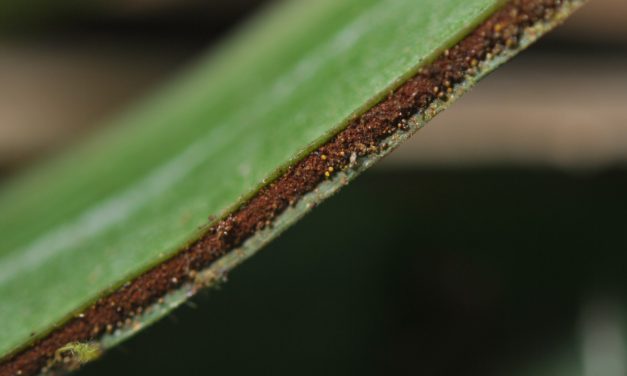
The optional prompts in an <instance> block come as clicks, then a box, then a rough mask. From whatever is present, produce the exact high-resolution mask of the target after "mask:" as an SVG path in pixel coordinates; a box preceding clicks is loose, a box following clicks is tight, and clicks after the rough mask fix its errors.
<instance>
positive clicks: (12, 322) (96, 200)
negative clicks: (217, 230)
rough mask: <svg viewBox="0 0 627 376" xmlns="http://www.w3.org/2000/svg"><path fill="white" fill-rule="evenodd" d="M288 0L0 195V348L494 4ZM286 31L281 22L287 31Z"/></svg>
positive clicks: (148, 259)
mask: <svg viewBox="0 0 627 376" xmlns="http://www.w3.org/2000/svg"><path fill="white" fill-rule="evenodd" d="M339 3H340V2H336V1H331V0H326V1H320V2H304V1H303V2H292V3H288V4H286V5H284V6H282V7H279V8H277V9H275V10H274V11H270V12H268V13H267V14H266V16H267V17H266V18H262V17H260V18H259V19H258V20H255V21H253V22H252V23H251V24H249V25H248V26H247V27H246V28H245V29H244V30H243V31H242V32H241V33H240V34H238V35H237V36H235V37H233V38H232V39H231V40H230V41H229V42H230V43H225V44H224V45H223V46H222V47H221V48H220V49H218V52H217V53H215V54H212V55H211V56H209V57H207V58H205V59H203V61H200V62H199V63H198V65H197V67H196V68H195V69H194V70H193V71H192V72H190V73H189V74H188V75H187V76H186V77H183V78H182V79H181V81H180V82H177V83H173V84H172V85H171V86H170V87H169V88H168V90H167V91H165V92H164V93H163V94H161V95H158V96H156V97H154V98H151V99H150V100H148V101H146V102H145V103H144V104H143V105H142V106H140V108H138V109H137V110H136V111H133V112H130V113H129V114H127V115H126V116H125V117H122V118H120V119H118V120H117V121H116V122H115V124H114V125H113V126H112V127H111V128H110V129H108V130H106V131H105V132H104V133H103V134H102V135H100V137H99V138H96V139H93V140H90V141H88V142H86V143H85V144H84V145H81V146H79V147H78V148H77V149H75V150H73V151H71V152H69V153H67V154H65V155H63V156H60V157H59V158H58V159H56V160H54V161H51V162H50V163H47V164H46V165H45V166H42V167H40V168H39V169H37V170H36V171H33V172H32V173H30V174H29V175H27V176H24V177H22V178H21V180H20V181H16V182H14V183H13V184H11V185H10V186H9V187H7V188H5V190H4V191H3V194H2V195H1V196H0V208H2V209H1V210H0V228H1V229H2V235H3V236H2V237H3V241H2V243H1V244H0V302H2V305H0V321H1V322H2V323H3V324H0V332H2V333H3V337H2V339H1V340H0V356H3V355H6V354H7V353H9V352H11V351H13V350H15V349H17V348H19V347H20V346H23V345H24V344H25V343H27V342H28V341H30V340H31V338H32V336H31V333H33V332H34V333H35V334H36V335H41V334H45V333H46V332H48V331H49V330H51V328H53V326H54V325H55V324H57V323H60V322H62V321H63V320H65V319H66V318H67V317H68V315H70V314H72V313H75V312H77V310H79V309H81V308H82V307H85V306H86V305H88V304H89V303H90V302H93V301H94V299H96V298H97V297H98V296H100V295H101V294H103V293H105V292H106V291H110V289H112V288H115V287H116V286H119V285H120V284H122V283H124V282H125V281H127V280H128V279H129V278H131V277H133V276H136V275H138V274H140V273H141V272H143V271H145V270H146V269H147V268H149V267H151V266H153V265H155V264H158V263H159V262H162V261H164V260H165V259H167V258H168V257H169V256H171V255H172V254H174V253H175V252H176V251H178V250H180V249H181V248H182V247H184V246H185V245H186V244H189V243H190V242H191V241H193V240H195V239H197V238H198V237H199V236H200V235H201V234H202V230H203V228H205V226H206V225H207V224H208V223H209V221H208V219H207V218H208V216H210V215H221V214H223V213H225V212H226V211H228V210H229V209H231V208H233V207H234V205H235V204H236V203H238V202H241V200H242V199H244V198H246V197H250V196H251V195H252V194H254V192H256V190H257V189H258V188H259V187H260V185H262V184H263V183H264V182H268V181H269V179H271V178H272V177H273V176H276V174H277V171H279V170H280V169H281V168H284V167H285V166H287V165H289V164H290V163H292V162H293V161H295V160H297V159H298V158H300V157H301V156H303V155H304V154H305V153H306V152H307V151H309V150H311V149H312V147H314V146H316V145H319V144H321V143H322V142H324V141H325V140H326V139H328V137H329V136H330V135H332V134H334V133H336V132H337V131H338V130H340V129H341V128H342V127H343V126H345V125H346V123H347V121H348V120H349V119H350V118H351V117H353V116H355V115H358V114H360V113H362V112H364V111H365V110H366V109H367V108H369V107H370V106H372V105H373V104H374V103H376V102H377V101H378V100H380V99H381V98H382V97H383V96H384V95H385V94H387V93H388V92H389V91H390V90H392V89H393V88H395V87H397V86H398V85H399V84H401V83H402V82H403V81H404V80H405V79H407V78H408V77H410V76H411V75H413V74H414V73H415V72H416V71H417V69H418V68H419V67H420V66H421V65H423V64H425V63H427V62H429V61H430V60H431V59H433V58H434V57H435V56H437V55H438V54H439V53H440V52H441V51H443V50H444V49H445V48H447V47H449V46H451V45H453V44H454V43H455V42H456V41H458V40H459V39H460V38H461V37H463V36H464V35H465V34H466V33H468V32H469V31H470V30H471V29H472V28H473V27H474V26H476V25H477V24H478V23H479V22H481V21H482V20H483V19H485V18H486V17H487V16H489V15H490V14H491V13H492V12H493V11H494V10H495V9H497V8H498V7H499V6H500V5H502V1H500V0H463V1H461V0H441V1H437V2H434V1H426V0H425V1H418V2H417V1H415V0H394V1H388V2H382V1H367V2H366V1H358V0H351V1H346V2H341V4H339ZM285 30H289V32H286V31H285Z"/></svg>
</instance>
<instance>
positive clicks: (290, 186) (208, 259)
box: [0, 0, 568, 376]
mask: <svg viewBox="0 0 627 376" xmlns="http://www.w3.org/2000/svg"><path fill="white" fill-rule="evenodd" d="M566 1H568V0H511V1H509V2H508V3H506V4H505V5H504V6H503V7H502V8H501V9H500V10H498V11H497V12H495V13H494V14H493V15H492V16H491V17H489V18H488V19H487V20H486V21H484V22H483V23H482V24H481V25H480V26H479V27H477V28H476V29H475V30H474V31H473V32H472V33H470V34H469V35H468V36H467V37H466V38H464V39H463V40H462V41H461V42H459V43H458V44H457V45H455V46H454V47H452V48H450V49H449V50H447V51H445V52H444V53H443V54H442V55H441V56H440V57H439V58H438V59H437V60H435V61H434V62H433V63H431V64H430V65H428V66H427V67H425V68H423V69H422V70H421V71H420V72H419V73H418V74H417V75H416V76H414V77H413V78H411V79H409V80H408V81H407V82H406V83H404V84H403V85H402V86H401V87H399V88H398V89H396V90H395V91H394V92H393V93H391V94H390V95H389V96H388V97H386V98H385V99H383V100H382V101H381V102H380V103H379V104H377V105H375V106H374V107H373V108H371V109H370V110H368V111H367V112H366V113H364V114H363V115H361V116H359V117H358V118H356V119H354V120H353V121H352V122H350V124H349V125H348V126H347V127H346V128H345V129H344V130H343V131H341V132H340V133H338V134H337V135H335V136H334V137H333V138H331V139H330V140H329V141H328V142H327V143H325V144H324V145H322V146H320V147H319V148H318V149H317V150H315V151H314V152H312V153H310V154H309V155H307V156H306V157H305V158H303V159H302V160H301V161H300V162H298V163H296V164H295V165H293V166H292V167H290V168H289V169H288V170H287V171H286V172H285V173H284V174H283V175H281V176H280V177H278V178H277V179H276V180H275V181H273V182H272V183H270V184H269V185H267V186H266V187H264V188H262V189H261V190H260V191H259V192H258V193H257V194H256V195H255V196H254V197H253V198H251V199H250V200H249V201H248V202H246V203H245V204H244V205H242V206H241V207H240V208H239V209H238V210H236V211H235V212H234V213H233V214H231V215H229V216H228V217H226V218H225V219H223V220H222V221H220V222H219V223H218V224H217V225H215V226H213V227H212V228H210V229H209V230H208V231H207V233H206V234H205V235H204V236H203V237H202V238H201V239H200V240H198V241H197V242H196V243H194V244H192V245H191V246H190V247H188V248H187V249H184V250H182V251H181V252H179V253H178V254H176V255H175V256H174V257H172V258H171V259H169V260H167V261H165V262H163V263H162V264H160V265H158V266H156V267H155V268H153V269H151V270H149V271H147V272H146V273H144V274H143V275H141V276H139V277H137V278H136V279H134V280H132V281H130V282H129V283H127V284H125V285H124V286H122V287H120V288H119V289H118V290H116V291H114V292H112V293H111V294H109V295H108V296H105V297H102V298H101V299H99V300H98V301H97V302H96V303H95V304H93V305H92V306H91V307H90V308H88V309H87V310H85V311H84V312H83V313H82V314H81V315H79V316H78V317H75V318H73V319H71V320H69V321H68V322H66V323H65V324H64V325H62V326H60V327H59V328H57V329H55V330H54V331H52V332H51V333H49V334H48V335H47V336H46V337H44V338H42V339H40V340H38V341H36V342H35V343H33V344H31V345H30V346H29V347H28V348H25V349H23V350H21V351H19V352H17V353H15V354H13V355H11V356H10V357H8V358H5V359H4V360H3V361H2V363H1V364H0V376H9V375H11V376H12V375H34V374H37V373H39V372H42V371H45V370H46V368H47V366H48V365H49V364H50V360H51V359H53V358H54V355H55V351H56V350H57V349H59V348H60V347H62V346H63V345H65V344H67V343H69V342H86V341H97V340H98V338H100V337H101V336H102V335H103V334H105V333H107V332H111V331H112V330H114V329H115V328H117V327H120V326H123V325H128V323H129V322H130V321H131V320H132V318H133V317H134V316H136V315H138V314H140V313H142V312H143V310H145V309H147V308H148V307H150V305H152V304H154V303H155V302H157V301H158V300H159V299H160V298H161V297H163V296H164V295H165V294H166V293H168V292H169V291H172V290H173V289H176V288H177V287H179V286H181V285H182V284H184V283H188V282H193V281H194V275H195V274H196V272H197V271H200V270H202V269H203V268H206V267H207V266H208V265H210V264H211V263H212V262H213V261H215V260H216V259H218V258H219V257H221V256H223V255H224V254H226V253H228V252H229V251H230V250H232V249H233V248H235V247H237V246H239V245H241V244H242V243H243V242H244V241H245V240H246V239H248V238H250V237H251V236H252V235H254V234H255V233H256V232H257V231H259V230H261V229H264V228H266V227H268V226H270V225H271V224H272V222H273V220H274V219H275V218H276V217H277V216H278V215H280V214H281V213H282V212H283V211H284V210H285V209H286V208H287V207H288V206H290V205H293V204H294V203H296V202H297V201H298V200H299V199H300V198H301V197H302V196H303V195H304V194H306V193H308V192H311V191H312V190H314V189H315V188H316V187H317V186H318V184H320V182H322V181H323V180H324V179H327V178H329V177H331V176H332V175H333V174H335V173H336V172H337V171H340V170H342V169H344V168H346V167H347V166H349V165H350V164H351V157H352V159H354V158H355V157H363V156H366V155H368V154H371V153H373V152H376V151H378V150H379V148H380V147H381V146H380V144H381V142H382V141H383V140H384V139H386V138H387V137H389V136H390V135H392V134H394V133H395V132H399V131H400V132H402V131H405V130H406V127H405V126H404V124H405V121H407V120H408V119H410V118H411V117H412V116H414V115H415V114H417V113H419V112H420V111H421V110H424V109H426V108H427V107H428V106H429V105H430V104H431V103H432V102H433V101H434V100H435V99H443V100H446V97H447V95H448V94H449V93H450V92H451V91H452V89H451V88H452V87H453V86H454V85H455V84H458V83H460V82H462V81H463V80H464V78H465V77H466V76H467V75H473V74H475V73H476V69H477V68H476V67H477V65H478V63H479V62H481V61H484V60H486V59H489V58H490V57H491V56H496V55H498V54H499V53H500V52H502V51H504V50H506V49H508V48H515V47H516V46H517V44H518V40H519V38H520V37H521V35H522V33H523V32H524V30H525V28H527V27H529V26H531V25H533V24H535V23H537V22H539V21H542V20H545V19H546V20H548V19H551V17H552V16H553V14H554V13H555V11H556V10H557V9H558V8H559V7H560V6H561V5H562V4H563V3H564V2H566Z"/></svg>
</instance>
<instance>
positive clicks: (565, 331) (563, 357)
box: [0, 0, 627, 376]
mask: <svg viewBox="0 0 627 376" xmlns="http://www.w3.org/2000/svg"><path fill="white" fill-rule="evenodd" d="M265 3H266V2H264V1H261V0H239V1H226V0H222V1H213V2H202V1H194V0H185V1H170V0H133V1H131V0H116V1H108V2H104V1H100V2H87V3H86V2H76V1H70V0H67V1H59V2H43V1H37V0H30V1H28V2H26V1H25V2H17V1H9V2H3V3H2V6H1V7H0V22H1V26H0V182H1V180H3V179H7V178H10V177H11V176H12V175H14V174H17V173H19V172H20V171H21V170H23V169H26V168H28V166H30V165H32V164H34V163H37V161H39V160H42V159H45V158H47V157H48V156H49V155H52V154H54V153H57V152H59V151H61V150H63V149H64V148H67V147H71V145H72V144H73V143H77V142H80V140H81V139H82V138H84V137H89V136H90V135H91V134H92V133H93V132H95V131H96V129H97V128H98V126H99V124H101V123H103V121H104V119H106V118H108V117H110V116H112V115H113V114H115V113H116V112H119V111H124V109H125V108H128V107H129V106H132V104H133V103H134V101H136V100H137V99H138V98H140V97H142V96H143V95H146V94H148V93H150V92H152V91H154V90H158V89H159V87H160V86H161V85H163V84H164V83H165V82H167V81H168V80H171V79H175V77H176V75H177V73H178V72H180V71H182V70H184V69H185V68H186V67H187V66H189V65H191V64H193V63H194V61H195V58H196V57H197V56H200V55H201V54H202V53H204V52H205V51H207V49H210V48H211V46H212V45H213V44H215V43H217V42H219V40H220V38H221V37H222V36H224V35H225V34H226V33H228V31H229V30H231V29H233V28H235V27H237V25H238V24H239V23H241V22H243V21H244V20H245V19H246V18H247V17H249V16H250V15H251V14H253V13H254V12H258V11H259V10H260V9H262V8H263V6H265ZM626 21H627V2H625V1H623V0H595V1H591V2H590V4H588V5H587V6H586V7H584V8H583V9H582V10H581V11H580V12H579V13H578V14H576V15H575V16H574V17H573V18H572V20H570V21H569V23H568V24H567V25H565V26H564V27H562V28H561V29H559V30H557V31H556V32H554V33H553V34H551V35H550V36H549V37H547V38H545V39H543V40H542V41H540V42H539V43H538V44H537V45H536V46H534V47H533V48H531V49H530V50H529V51H527V52H524V53H523V54H522V55H521V56H520V57H518V58H517V59H515V60H514V61H513V62H512V63H510V64H508V65H507V66H505V67H504V68H502V69H500V70H499V71H497V72H496V73H494V74H493V75H492V76H490V77H489V78H488V79H486V80H485V81H484V82H482V83H481V84H480V85H479V86H478V87H477V89H475V90H474V91H473V92H471V93H470V94H468V95H466V97H465V98H463V99H462V100H460V102H459V103H458V104H456V105H455V106H453V107H452V108H451V109H450V110H448V111H446V112H445V113H443V114H442V115H441V116H439V117H438V118H437V119H435V120H434V121H433V122H432V123H431V124H430V125H429V126H428V127H427V128H425V129H424V130H422V131H421V132H419V133H418V135H417V136H416V137H414V138H413V139H412V140H410V141H409V142H407V143H406V144H405V145H403V146H402V147H401V148H400V149H399V150H398V151H397V152H395V153H393V154H392V155H391V156H390V157H388V158H386V159H385V160H384V161H383V162H382V163H381V164H379V165H378V166H377V167H375V168H374V169H373V170H372V171H369V172H368V173H366V174H365V176H363V177H361V178H359V179H358V180H357V181H356V182H355V183H354V184H352V185H351V186H349V187H347V188H346V189H345V190H343V191H342V192H341V193H340V194H339V195H337V196H336V197H334V198H333V199H331V200H329V202H327V203H325V204H323V205H322V206H321V207H320V208H318V209H316V210H314V212H313V213H312V214H311V215H310V216H308V217H307V218H305V219H304V220H303V221H302V222H300V223H299V224H297V225H296V226H295V227H294V228H292V229H291V230H289V231H288V232H287V233H286V234H285V235H283V236H282V237H281V238H279V239H278V240H277V241H275V242H274V243H273V244H271V245H270V246H269V247H267V248H266V249H264V250H263V251H262V252H261V253H260V254H259V255H257V256H256V257H254V258H253V259H251V260H250V261H248V262H247V263H245V264H244V265H243V266H241V267H240V268H239V269H237V270H236V271H235V272H233V273H232V274H231V275H230V276H229V282H228V283H226V284H225V285H224V286H223V287H222V288H220V289H217V290H211V291H208V292H207V293H204V294H202V295H201V296H199V297H197V298H196V299H195V300H194V304H190V306H188V307H184V308H182V309H180V310H179V311H177V312H176V313H175V314H173V315H172V316H171V320H164V321H162V322H160V323H158V324H157V325H156V326H155V327H154V328H150V329H149V330H147V331H146V332H145V333H143V334H142V335H140V336H138V337H136V338H135V339H133V340H131V341H129V342H128V343H126V344H124V345H123V346H121V347H120V348H119V349H115V350H113V351H111V352H110V353H109V354H107V355H106V356H105V358H104V360H103V361H99V362H96V363H95V364H93V365H90V366H88V367H87V368H86V369H85V370H84V371H83V373H84V374H87V375H109V374H112V373H116V374H148V373H152V374H182V373H185V374H208V373H219V374H229V375H231V374H232V375H238V374H255V373H261V374H312V375H313V374H318V375H319V374H355V373H360V374H388V373H392V374H399V373H402V374H406V373H419V374H422V375H478V374H482V375H486V374H487V375H505V374H507V375H512V374H515V375H517V374H520V375H532V374H533V375H538V374H547V375H561V374H563V375H595V376H596V375H607V376H613V375H624V374H626V372H627V363H626V362H627V348H626V347H625V346H626V343H625V340H626V339H625V334H627V332H626V328H627V321H626V319H627V312H625V308H626V304H627V296H626V293H627V273H626V270H627V267H626V265H627V264H626V263H627V252H626V251H627V228H626V227H627V222H626V221H625V219H624V217H625V213H627V210H626V209H627V198H626V197H625V192H627V171H626V170H625V167H626V164H625V162H626V161H627V110H626V109H625V103H627V26H626V25H627V22H626Z"/></svg>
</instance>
